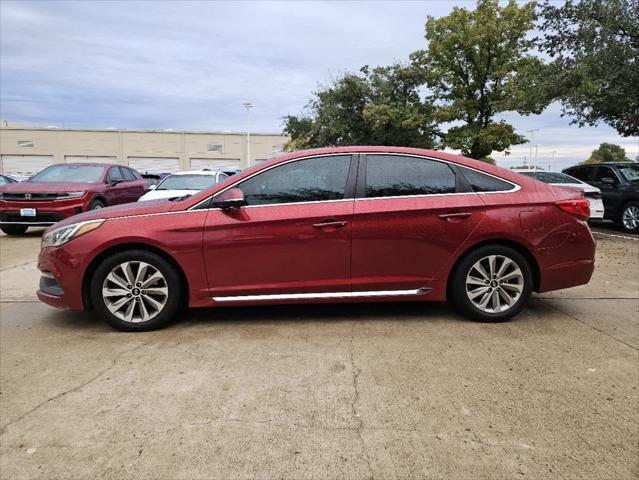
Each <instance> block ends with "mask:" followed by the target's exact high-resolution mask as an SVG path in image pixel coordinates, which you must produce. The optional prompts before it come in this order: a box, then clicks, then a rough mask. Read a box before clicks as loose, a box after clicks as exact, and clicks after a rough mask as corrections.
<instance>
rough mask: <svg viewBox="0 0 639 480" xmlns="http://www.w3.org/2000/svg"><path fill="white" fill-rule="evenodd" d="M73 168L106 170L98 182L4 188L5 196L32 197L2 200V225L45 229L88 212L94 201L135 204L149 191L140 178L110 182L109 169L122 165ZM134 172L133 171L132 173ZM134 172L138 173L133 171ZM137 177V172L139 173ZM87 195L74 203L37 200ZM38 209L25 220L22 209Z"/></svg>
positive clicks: (97, 164)
mask: <svg viewBox="0 0 639 480" xmlns="http://www.w3.org/2000/svg"><path fill="white" fill-rule="evenodd" d="M72 165H73V166H76V167H77V166H82V165H94V166H100V167H103V169H104V170H103V172H102V176H101V178H100V181H99V182H95V183H80V182H32V181H25V182H16V183H10V184H6V185H3V186H2V187H0V192H1V193H2V194H3V196H5V195H6V196H10V195H20V196H23V195H24V194H31V195H32V198H31V199H20V200H16V199H10V198H6V197H4V198H0V223H2V224H6V225H17V224H20V225H29V226H43V225H52V224H53V223H55V222H57V221H60V220H63V219H66V218H69V217H72V216H73V215H77V214H78V213H82V212H86V211H88V210H89V207H90V205H91V203H92V202H93V201H94V200H100V202H102V204H104V205H106V206H111V205H119V204H124V203H129V202H135V201H136V200H137V199H138V198H140V197H141V196H142V195H143V194H144V192H145V191H146V190H147V189H148V187H149V185H148V182H147V180H145V179H143V178H142V177H141V176H140V175H139V174H138V176H139V177H140V178H138V179H136V180H133V181H124V182H121V183H118V184H117V185H110V184H109V183H108V182H107V176H108V172H109V169H110V168H112V167H119V165H115V164H108V163H106V164H105V163H74V164H72ZM130 170H133V169H130ZM133 171H134V172H135V170H133ZM136 173H137V172H136ZM77 191H83V192H85V194H84V196H82V197H79V198H71V199H66V200H64V199H55V200H38V199H37V198H36V195H38V194H56V193H59V192H77ZM22 208H35V209H36V211H37V214H38V215H37V216H36V217H22V216H21V215H20V209H22Z"/></svg>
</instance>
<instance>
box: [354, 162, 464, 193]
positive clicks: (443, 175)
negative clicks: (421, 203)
mask: <svg viewBox="0 0 639 480" xmlns="http://www.w3.org/2000/svg"><path fill="white" fill-rule="evenodd" d="M454 192H455V174H454V173H453V171H452V169H451V168H450V167H449V166H448V165H447V164H445V163H442V162H436V161H434V160H427V159H425V158H419V157H402V156H399V155H367V157H366V196H367V197H396V196H406V195H429V194H438V193H454Z"/></svg>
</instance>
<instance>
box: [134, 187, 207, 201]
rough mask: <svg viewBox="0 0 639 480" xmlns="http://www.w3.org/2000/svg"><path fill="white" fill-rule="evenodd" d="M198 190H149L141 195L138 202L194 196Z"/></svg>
mask: <svg viewBox="0 0 639 480" xmlns="http://www.w3.org/2000/svg"><path fill="white" fill-rule="evenodd" d="M198 192H199V190H151V191H149V192H146V193H145V194H144V195H142V196H141V197H140V198H139V199H138V202H146V201H147V200H157V199H159V198H174V197H182V196H184V195H195V194H196V193H198Z"/></svg>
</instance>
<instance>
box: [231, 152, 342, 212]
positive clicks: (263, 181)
mask: <svg viewBox="0 0 639 480" xmlns="http://www.w3.org/2000/svg"><path fill="white" fill-rule="evenodd" d="M350 163H351V156H350V155H334V156H327V157H316V158H309V159H306V160H297V161H294V162H290V163H286V164H284V165H281V166H278V167H274V168H271V169H270V170H267V171H265V172H263V173H258V174H257V175H255V176H254V177H252V178H249V179H248V180H246V181H244V182H242V183H240V184H239V185H238V188H240V189H241V190H242V192H243V193H244V200H246V203H247V205H269V204H276V203H296V202H318V201H325V200H340V199H343V198H344V194H345V193H346V181H347V179H348V170H349V167H350Z"/></svg>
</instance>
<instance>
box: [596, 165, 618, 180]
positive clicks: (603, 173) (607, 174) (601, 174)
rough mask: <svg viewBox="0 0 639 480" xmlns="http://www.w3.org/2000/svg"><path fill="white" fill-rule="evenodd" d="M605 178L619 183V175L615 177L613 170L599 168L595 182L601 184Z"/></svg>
mask: <svg viewBox="0 0 639 480" xmlns="http://www.w3.org/2000/svg"><path fill="white" fill-rule="evenodd" d="M604 178H611V179H613V180H614V181H615V182H619V180H618V179H617V175H615V172H613V170H612V168H610V167H602V166H599V168H597V173H596V174H595V182H601V181H602V180H603V179H604Z"/></svg>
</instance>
